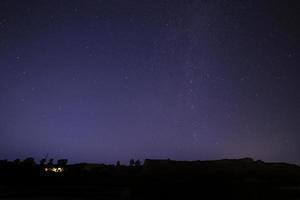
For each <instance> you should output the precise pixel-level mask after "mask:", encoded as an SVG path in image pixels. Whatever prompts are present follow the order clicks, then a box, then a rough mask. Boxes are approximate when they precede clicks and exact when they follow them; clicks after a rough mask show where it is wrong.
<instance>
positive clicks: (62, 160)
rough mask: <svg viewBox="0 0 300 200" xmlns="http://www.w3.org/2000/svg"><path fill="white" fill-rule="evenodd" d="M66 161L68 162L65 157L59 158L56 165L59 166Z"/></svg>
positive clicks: (64, 164)
mask: <svg viewBox="0 0 300 200" xmlns="http://www.w3.org/2000/svg"><path fill="white" fill-rule="evenodd" d="M67 163H68V160H67V159H60V160H58V161H57V165H59V166H66V165H67Z"/></svg>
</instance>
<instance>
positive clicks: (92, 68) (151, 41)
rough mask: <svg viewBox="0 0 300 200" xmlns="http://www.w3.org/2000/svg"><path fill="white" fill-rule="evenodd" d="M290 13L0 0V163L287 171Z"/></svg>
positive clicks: (294, 98) (291, 159)
mask: <svg viewBox="0 0 300 200" xmlns="http://www.w3.org/2000/svg"><path fill="white" fill-rule="evenodd" d="M299 5H300V3H299V1H294V0H287V1H279V0H275V1H271V0H267V1H260V0H247V1H242V2H240V1H238V2H232V1H229V0H216V1H207V0H199V1H197V0H187V1H182V0H162V1H152V0H150V1H147V0H132V1H122V0H112V1H111V0H89V1H84V0H73V1H68V0H43V1H39V0H26V1H22V0H1V1H0V158H3V159H8V160H13V159H15V158H21V159H24V158H26V157H34V158H35V159H36V161H39V160H40V159H42V158H43V157H44V156H45V155H46V154H47V153H49V157H53V158H56V159H58V158H68V159H69V161H70V162H71V163H78V162H96V163H115V162H116V161H117V160H120V161H121V163H127V162H128V161H129V160H130V159H132V158H133V159H140V160H143V159H145V158H158V159H168V158H169V159H172V160H215V159H224V158H242V157H251V158H253V159H255V160H263V161H267V162H287V163H295V164H298V165H299V164H300V157H299V152H300V134H299V133H300V126H299V124H300V117H299V113H300V101H299V100H300V96H299V85H300V79H299V74H300V73H299V72H300V68H299V66H300V55H299V54H300V51H299V35H300V28H299V27H300V24H299V22H300V17H299V10H300V6H299Z"/></svg>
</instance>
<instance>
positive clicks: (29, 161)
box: [23, 157, 35, 166]
mask: <svg viewBox="0 0 300 200" xmlns="http://www.w3.org/2000/svg"><path fill="white" fill-rule="evenodd" d="M23 163H24V164H25V165H28V166H34V165H35V161H34V158H32V157H29V158H26V159H25V160H24V161H23Z"/></svg>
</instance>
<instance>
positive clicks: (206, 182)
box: [0, 159, 300, 200]
mask: <svg viewBox="0 0 300 200" xmlns="http://www.w3.org/2000/svg"><path fill="white" fill-rule="evenodd" d="M0 169H1V172H0V178H1V179H0V199H9V200H13V199H51V200H52V199H58V200H59V199H75V200H77V199H239V200H248V199H249V200H250V199H251V200H258V199H262V200H265V199H272V200H273V199H283V200H291V199H295V200H296V199H297V200H299V199H300V187H299V186H300V167H298V166H296V165H289V164H284V163H264V162H261V161H253V160H251V159H239V160H219V161H195V162H178V161H170V160H146V161H145V163H144V165H143V166H129V167H128V166H113V165H91V164H79V165H68V166H65V167H64V169H65V171H64V172H63V173H46V172H45V171H44V167H43V166H40V165H24V164H16V163H10V162H5V163H3V162H2V163H1V164H0Z"/></svg>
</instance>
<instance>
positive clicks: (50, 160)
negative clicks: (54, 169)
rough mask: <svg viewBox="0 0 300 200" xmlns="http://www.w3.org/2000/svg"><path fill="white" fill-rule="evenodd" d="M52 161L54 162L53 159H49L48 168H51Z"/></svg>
mask: <svg viewBox="0 0 300 200" xmlns="http://www.w3.org/2000/svg"><path fill="white" fill-rule="evenodd" d="M53 161H54V159H53V158H51V159H49V162H48V165H49V166H52V165H53Z"/></svg>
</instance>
